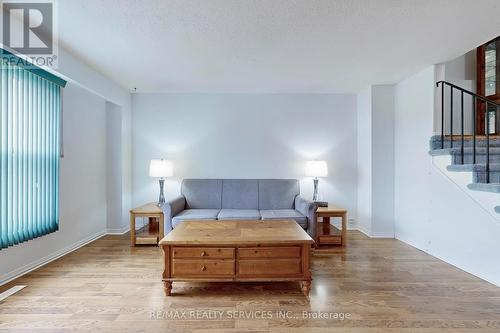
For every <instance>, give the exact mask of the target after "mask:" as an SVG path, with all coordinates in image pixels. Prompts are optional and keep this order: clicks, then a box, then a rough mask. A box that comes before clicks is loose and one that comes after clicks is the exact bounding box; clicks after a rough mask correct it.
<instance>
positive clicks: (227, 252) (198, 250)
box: [172, 247, 234, 259]
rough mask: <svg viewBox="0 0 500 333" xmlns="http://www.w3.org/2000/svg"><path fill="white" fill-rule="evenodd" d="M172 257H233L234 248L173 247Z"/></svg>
mask: <svg viewBox="0 0 500 333" xmlns="http://www.w3.org/2000/svg"><path fill="white" fill-rule="evenodd" d="M172 256H173V258H174V259H178V258H220V259H233V258H234V248H224V247H218V248H216V247H174V248H173V250H172Z"/></svg>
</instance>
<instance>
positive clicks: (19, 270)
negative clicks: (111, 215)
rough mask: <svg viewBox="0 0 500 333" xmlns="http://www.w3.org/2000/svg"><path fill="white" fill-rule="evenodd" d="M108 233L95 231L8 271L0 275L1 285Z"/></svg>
mask: <svg viewBox="0 0 500 333" xmlns="http://www.w3.org/2000/svg"><path fill="white" fill-rule="evenodd" d="M104 235H106V231H104V230H103V231H100V232H98V233H95V234H93V235H90V236H88V237H86V238H84V239H82V240H81V241H79V242H77V243H75V244H72V245H69V246H67V247H65V248H62V249H60V250H58V251H56V252H54V253H52V254H49V255H47V256H45V257H43V258H40V259H38V260H35V261H33V262H31V263H29V264H27V265H24V266H22V267H19V268H17V269H15V270H13V271H11V272H9V273H6V274H4V275H2V276H0V286H2V285H4V284H6V283H8V282H10V281H12V280H15V279H17V278H19V277H21V276H23V275H24V274H27V273H29V272H31V271H34V270H35V269H37V268H39V267H42V266H44V265H46V264H48V263H49V262H52V261H54V260H56V259H58V258H60V257H62V256H64V255H66V254H68V253H71V252H73V251H75V250H78V249H79V248H81V247H82V246H84V245H87V244H88V243H91V242H93V241H95V240H96V239H99V238H101V237H102V236H104Z"/></svg>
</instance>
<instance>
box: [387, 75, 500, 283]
mask: <svg viewBox="0 0 500 333" xmlns="http://www.w3.org/2000/svg"><path fill="white" fill-rule="evenodd" d="M435 75H436V73H435V70H434V67H430V68H427V69H425V70H424V71H422V72H420V73H417V74H415V75H413V76H411V77H410V78H408V79H406V80H404V81H402V82H400V83H399V84H397V85H396V90H395V112H396V116H395V232H396V238H398V239H400V240H402V241H404V242H406V243H408V244H410V245H413V246H415V247H417V248H419V249H421V250H423V251H426V252H428V253H430V254H431V255H434V256H436V257H438V258H440V259H442V260H444V261H446V262H448V263H451V264H453V265H455V266H457V267H459V268H461V269H464V270H466V271H468V272H469V273H472V274H474V275H477V276H479V277H481V278H483V279H485V280H487V281H490V282H492V283H495V284H496V285H500V266H498V265H495V264H493V263H496V262H497V261H498V253H500V242H498V240H499V239H500V223H498V222H497V221H496V220H495V219H494V218H493V217H492V216H491V215H490V214H488V213H487V212H486V211H485V210H484V209H483V208H482V207H481V206H480V205H479V204H478V203H477V202H476V201H474V200H472V199H471V197H470V196H469V195H468V194H467V192H465V191H463V190H461V189H460V188H459V187H458V186H457V185H456V184H455V183H453V182H451V181H450V179H449V178H447V177H446V176H445V175H444V174H443V173H441V172H440V171H439V170H438V169H437V167H436V166H434V165H433V163H432V160H431V157H430V156H429V154H428V150H429V145H428V142H429V138H430V136H431V135H432V133H433V121H432V120H433V109H434V92H435V90H434V82H435V79H436V77H435Z"/></svg>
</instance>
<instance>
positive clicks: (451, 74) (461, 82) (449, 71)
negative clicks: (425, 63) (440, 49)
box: [434, 49, 477, 134]
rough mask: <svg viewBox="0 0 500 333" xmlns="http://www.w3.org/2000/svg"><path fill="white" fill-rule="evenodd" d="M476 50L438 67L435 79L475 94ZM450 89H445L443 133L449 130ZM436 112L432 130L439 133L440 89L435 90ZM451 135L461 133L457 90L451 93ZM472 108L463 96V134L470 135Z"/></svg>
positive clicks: (466, 97)
mask: <svg viewBox="0 0 500 333" xmlns="http://www.w3.org/2000/svg"><path fill="white" fill-rule="evenodd" d="M476 69H477V64H476V50H475V49H474V50H472V51H470V52H468V53H466V54H464V55H462V56H460V57H458V58H456V59H453V60H450V61H448V62H445V63H442V64H439V65H438V71H439V73H438V74H436V79H437V81H438V80H445V81H448V82H451V83H453V84H455V85H457V86H459V87H462V88H464V89H466V90H469V91H472V92H476V81H477V78H476ZM449 89H450V88H449V87H445V133H446V134H448V133H449V129H450V127H449V126H450V125H449V124H450V113H449V112H450V90H449ZM436 92H437V95H436V109H435V110H436V112H435V118H434V119H435V122H434V130H435V133H441V88H439V89H437V90H436ZM453 110H454V113H453V133H454V134H459V133H460V131H461V114H460V111H461V94H460V92H459V91H458V90H456V89H455V90H454V93H453ZM472 129H473V108H472V97H470V96H469V95H467V94H465V95H464V134H472Z"/></svg>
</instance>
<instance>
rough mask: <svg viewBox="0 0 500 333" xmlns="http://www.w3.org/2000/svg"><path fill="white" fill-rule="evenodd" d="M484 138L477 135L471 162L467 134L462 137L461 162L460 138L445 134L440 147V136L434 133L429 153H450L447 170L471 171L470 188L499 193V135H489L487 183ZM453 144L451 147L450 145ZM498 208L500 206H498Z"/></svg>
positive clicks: (471, 141) (470, 148)
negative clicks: (488, 178)
mask: <svg viewBox="0 0 500 333" xmlns="http://www.w3.org/2000/svg"><path fill="white" fill-rule="evenodd" d="M486 145H487V143H486V138H485V137H484V136H478V137H477V138H476V163H475V164H473V162H474V159H473V152H474V150H473V138H472V137H471V136H467V137H465V139H464V154H463V164H462V149H461V146H462V144H461V138H460V137H459V136H454V137H453V144H452V143H451V137H450V136H446V137H445V140H444V147H445V148H444V149H442V148H441V136H440V135H435V136H433V137H432V138H431V140H430V148H431V150H430V152H429V153H430V154H431V155H433V156H437V155H450V156H451V163H452V164H451V165H450V166H448V168H447V169H448V170H449V171H455V172H472V175H473V183H472V184H470V185H469V188H470V189H471V190H477V191H485V192H494V193H500V137H499V136H490V144H489V145H490V158H489V160H490V170H489V176H490V183H489V184H487V183H486V182H487V172H486ZM451 146H453V147H451ZM499 207H500V206H499ZM499 210H500V208H499Z"/></svg>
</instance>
